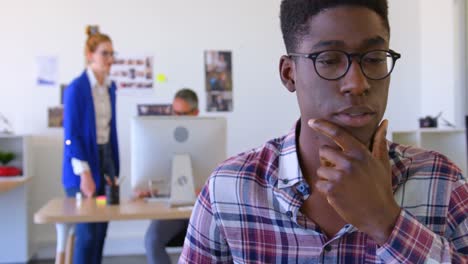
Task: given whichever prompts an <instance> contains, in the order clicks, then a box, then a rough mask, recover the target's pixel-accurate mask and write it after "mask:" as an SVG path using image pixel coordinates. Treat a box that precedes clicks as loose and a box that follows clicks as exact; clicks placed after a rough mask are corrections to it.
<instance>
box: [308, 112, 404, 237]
mask: <svg viewBox="0 0 468 264" xmlns="http://www.w3.org/2000/svg"><path fill="white" fill-rule="evenodd" d="M309 126H310V127H312V128H313V129H315V130H316V131H317V132H319V133H321V134H323V135H325V136H327V137H329V138H331V139H332V140H333V141H334V142H335V143H336V144H337V145H338V146H339V147H340V148H341V150H336V149H334V148H331V147H329V146H321V147H320V150H319V155H320V160H321V167H320V168H319V169H318V170H317V175H318V178H319V179H318V181H317V183H316V185H315V187H316V188H317V190H318V191H319V192H321V193H322V194H323V195H325V196H326V198H327V200H328V202H329V203H330V205H331V206H333V208H334V209H335V210H336V212H337V213H338V214H339V215H340V216H341V217H343V219H345V220H346V221H347V222H349V223H351V224H352V225H354V226H355V227H356V228H358V229H359V230H361V231H362V232H364V233H366V234H368V235H369V236H371V237H372V238H373V239H374V240H375V241H376V242H377V243H379V244H380V245H382V244H383V243H385V241H386V240H387V239H388V237H389V236H390V234H391V232H392V230H393V227H394V225H395V222H396V220H397V218H398V216H399V214H400V210H401V209H400V207H399V206H398V204H397V203H396V202H395V199H394V198H393V192H392V175H391V167H390V160H389V157H388V150H387V142H386V139H385V136H386V133H387V127H388V121H387V120H384V121H383V122H382V123H381V124H380V126H379V127H378V128H377V132H376V133H375V135H374V138H373V144H372V152H370V151H369V150H368V149H367V147H366V146H365V145H364V144H362V143H361V142H359V141H358V140H357V139H356V138H354V137H353V136H351V135H350V134H349V133H347V132H346V131H345V130H344V129H342V128H341V127H339V126H337V125H335V124H332V123H330V122H328V121H325V120H310V121H309Z"/></svg>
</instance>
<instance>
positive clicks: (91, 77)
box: [86, 67, 111, 89]
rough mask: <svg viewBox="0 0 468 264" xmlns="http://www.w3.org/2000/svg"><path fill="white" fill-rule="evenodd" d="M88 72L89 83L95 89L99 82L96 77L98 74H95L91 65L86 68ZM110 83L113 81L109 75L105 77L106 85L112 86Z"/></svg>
mask: <svg viewBox="0 0 468 264" xmlns="http://www.w3.org/2000/svg"><path fill="white" fill-rule="evenodd" d="M86 74H87V75H88V79H89V84H90V85H91V88H93V89H94V88H95V87H97V85H98V82H97V79H96V75H94V72H93V70H91V67H88V68H87V69H86ZM110 84H111V81H110V79H109V76H106V77H105V79H104V85H105V86H106V87H110Z"/></svg>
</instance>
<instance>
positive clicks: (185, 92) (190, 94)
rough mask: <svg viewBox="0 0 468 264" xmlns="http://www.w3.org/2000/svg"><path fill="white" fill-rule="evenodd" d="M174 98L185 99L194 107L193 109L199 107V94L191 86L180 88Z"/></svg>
mask: <svg viewBox="0 0 468 264" xmlns="http://www.w3.org/2000/svg"><path fill="white" fill-rule="evenodd" d="M174 98H180V99H183V100H185V101H186V102H187V103H188V104H189V105H190V106H191V107H192V110H196V109H198V96H197V94H196V93H195V92H194V91H193V90H191V89H189V88H183V89H181V90H179V91H178V92H177V93H176V94H175V96H174Z"/></svg>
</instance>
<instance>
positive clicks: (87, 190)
mask: <svg viewBox="0 0 468 264" xmlns="http://www.w3.org/2000/svg"><path fill="white" fill-rule="evenodd" d="M80 189H81V192H82V193H83V195H84V196H85V197H86V198H91V197H93V195H94V193H95V192H96V184H95V183H94V179H93V176H92V175H91V172H90V171H84V172H83V173H82V174H81V183H80Z"/></svg>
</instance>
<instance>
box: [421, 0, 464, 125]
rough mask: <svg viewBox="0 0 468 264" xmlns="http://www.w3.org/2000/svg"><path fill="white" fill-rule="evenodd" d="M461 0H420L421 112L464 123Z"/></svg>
mask: <svg viewBox="0 0 468 264" xmlns="http://www.w3.org/2000/svg"><path fill="white" fill-rule="evenodd" d="M464 2H465V1H464V0H445V1H440V0H420V6H421V18H420V21H421V22H420V23H421V77H422V78H421V88H422V91H423V93H422V94H421V115H423V116H426V115H431V116H434V115H436V114H437V113H439V112H440V111H442V112H443V115H442V116H443V117H444V118H445V119H447V120H448V121H449V122H451V123H454V124H456V125H457V126H458V127H464V117H463V116H464V114H465V111H466V110H465V109H466V106H465V105H466V101H465V90H466V88H465V71H464V69H465V63H466V62H465V59H466V58H465V45H464V43H465V29H464V28H465V25H464V16H465V13H464V10H465V8H464V7H465V3H464Z"/></svg>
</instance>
